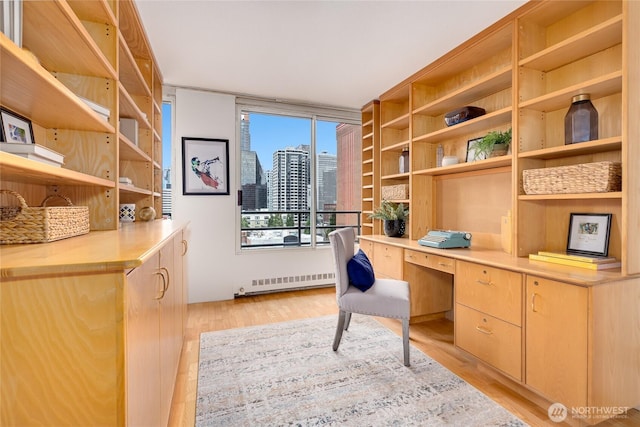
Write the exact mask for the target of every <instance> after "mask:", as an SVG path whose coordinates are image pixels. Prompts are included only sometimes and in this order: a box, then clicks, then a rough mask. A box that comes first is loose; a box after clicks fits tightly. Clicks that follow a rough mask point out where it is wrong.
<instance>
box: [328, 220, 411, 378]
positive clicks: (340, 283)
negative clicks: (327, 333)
mask: <svg viewBox="0 0 640 427" xmlns="http://www.w3.org/2000/svg"><path fill="white" fill-rule="evenodd" d="M329 241H330V242H331V248H332V250H333V257H334V261H335V274H336V299H337V302H338V308H339V310H340V313H339V316H338V327H337V329H336V335H335V338H334V340H333V350H334V351H337V350H338V346H339V345H340V340H341V339H342V333H343V331H346V330H347V329H348V328H349V322H350V320H351V314H352V313H358V314H365V315H370V316H379V317H388V318H393V319H401V320H402V341H403V349H404V365H405V366H409V314H410V308H409V283H408V282H405V281H404V280H394V279H382V278H375V277H374V276H373V269H372V267H371V264H370V263H369V264H368V266H367V265H366V264H367V263H368V260H367V259H366V255H364V252H360V251H359V252H358V253H356V252H355V249H354V248H355V231H354V229H353V228H342V229H339V230H336V231H333V232H331V233H330V234H329ZM352 259H353V261H352ZM363 259H364V264H365V269H366V268H371V276H372V277H371V280H370V282H372V284H369V283H366V286H364V287H363V286H361V283H359V282H362V280H361V278H360V277H358V275H359V273H360V272H361V271H359V270H358V269H360V268H361V267H362V266H361V265H354V264H358V262H360V263H362V260H363ZM350 261H351V264H349V262H350ZM350 272H351V275H350V274H349V273H350ZM365 281H366V280H365ZM359 288H362V289H364V288H367V289H366V290H364V291H363V290H362V289H359Z"/></svg>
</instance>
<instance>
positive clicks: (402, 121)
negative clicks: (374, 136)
mask: <svg viewBox="0 0 640 427" xmlns="http://www.w3.org/2000/svg"><path fill="white" fill-rule="evenodd" d="M409 118H410V114H409V113H406V114H403V115H401V116H400V117H396V118H395V119H393V120H389V121H388V122H386V123H383V124H382V126H380V127H381V128H383V129H384V128H391V129H407V128H408V127H409Z"/></svg>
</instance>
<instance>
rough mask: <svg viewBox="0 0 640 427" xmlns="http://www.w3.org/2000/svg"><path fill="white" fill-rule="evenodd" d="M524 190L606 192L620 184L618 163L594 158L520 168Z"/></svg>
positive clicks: (619, 186) (529, 192) (546, 192)
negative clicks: (550, 165)
mask: <svg viewBox="0 0 640 427" xmlns="http://www.w3.org/2000/svg"><path fill="white" fill-rule="evenodd" d="M522 184H523V187H524V192H525V194H567V193H607V192H610V191H620V189H621V188H622V166H621V165H620V163H617V162H596V163H585V164H580V165H572V166H560V167H555V168H543V169H528V170H524V171H522Z"/></svg>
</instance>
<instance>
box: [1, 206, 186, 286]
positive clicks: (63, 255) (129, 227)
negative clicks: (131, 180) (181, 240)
mask: <svg viewBox="0 0 640 427" xmlns="http://www.w3.org/2000/svg"><path fill="white" fill-rule="evenodd" d="M184 227H185V224H184V223H177V222H175V221H171V220H164V219H162V220H155V221H151V222H139V223H131V224H122V225H121V228H120V230H110V231H92V232H90V233H88V234H85V235H82V236H76V237H71V238H68V239H63V240H58V241H55V242H50V243H35V244H16V245H2V246H0V278H2V279H4V278H17V277H24V276H33V275H40V274H46V275H51V274H71V273H81V272H100V271H115V270H127V269H130V268H134V267H137V266H139V265H140V264H142V263H143V262H144V261H145V260H146V259H147V258H148V257H149V256H150V255H151V254H153V253H154V252H155V251H156V250H157V249H158V248H159V247H160V246H161V245H162V244H163V243H164V242H166V241H167V239H169V238H170V237H171V236H173V235H174V234H175V233H178V232H179V231H180V230H182V229H183V228H184Z"/></svg>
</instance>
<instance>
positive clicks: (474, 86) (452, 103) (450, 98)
mask: <svg viewBox="0 0 640 427" xmlns="http://www.w3.org/2000/svg"><path fill="white" fill-rule="evenodd" d="M511 71H512V68H511V66H507V67H504V68H502V69H500V70H498V71H495V72H493V73H491V74H489V75H488V76H485V77H483V78H481V79H479V80H477V81H474V82H472V83H471V84H469V85H467V86H464V87H461V88H460V89H458V90H456V91H454V92H451V93H449V94H447V96H444V97H442V98H439V99H436V100H434V101H431V102H429V103H428V104H425V105H423V106H421V107H419V108H416V109H415V110H413V114H419V115H426V116H439V115H441V114H445V113H446V112H448V111H451V110H453V109H456V108H460V106H461V105H468V104H469V103H472V102H473V101H475V100H477V99H479V98H482V97H485V96H488V95H491V94H493V93H496V92H500V91H501V90H504V89H507V88H509V87H511Z"/></svg>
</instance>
